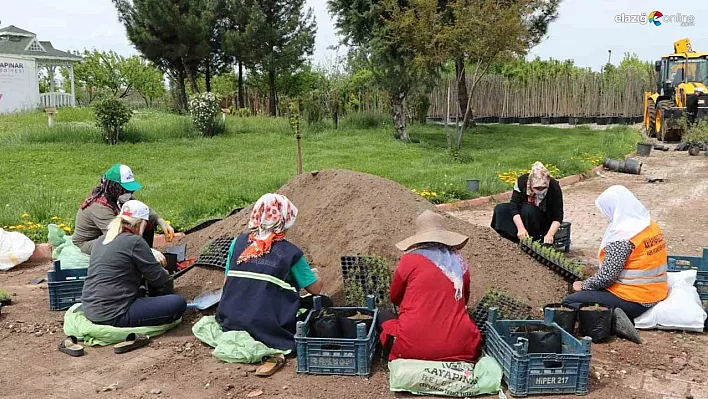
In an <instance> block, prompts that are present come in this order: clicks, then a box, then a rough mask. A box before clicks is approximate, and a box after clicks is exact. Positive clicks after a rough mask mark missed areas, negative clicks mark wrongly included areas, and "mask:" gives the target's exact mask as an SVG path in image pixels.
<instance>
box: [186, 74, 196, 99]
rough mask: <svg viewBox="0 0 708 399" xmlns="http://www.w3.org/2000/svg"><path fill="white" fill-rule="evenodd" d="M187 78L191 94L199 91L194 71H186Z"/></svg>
mask: <svg viewBox="0 0 708 399" xmlns="http://www.w3.org/2000/svg"><path fill="white" fill-rule="evenodd" d="M187 80H188V81H189V87H190V88H191V89H192V94H197V93H199V85H198V84H197V77H196V75H195V74H194V71H187Z"/></svg>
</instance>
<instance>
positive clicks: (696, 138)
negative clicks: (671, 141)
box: [682, 120, 708, 146]
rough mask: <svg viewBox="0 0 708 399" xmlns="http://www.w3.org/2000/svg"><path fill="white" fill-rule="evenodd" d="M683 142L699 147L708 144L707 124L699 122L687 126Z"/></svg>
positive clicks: (702, 121)
mask: <svg viewBox="0 0 708 399" xmlns="http://www.w3.org/2000/svg"><path fill="white" fill-rule="evenodd" d="M682 139H683V141H685V142H686V143H688V144H690V145H696V146H697V145H700V144H705V143H708V122H706V121H704V120H701V121H698V122H695V123H694V124H693V125H690V126H688V130H687V131H686V134H684V136H683V138H682Z"/></svg>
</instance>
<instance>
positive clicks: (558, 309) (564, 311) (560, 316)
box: [545, 283, 578, 335]
mask: <svg viewBox="0 0 708 399" xmlns="http://www.w3.org/2000/svg"><path fill="white" fill-rule="evenodd" d="M570 284H572V283H570ZM545 307H546V308H551V309H553V310H554V312H553V321H555V322H556V324H558V325H559V326H560V327H561V328H562V329H564V330H565V331H567V332H568V333H569V334H570V335H574V334H575V321H576V320H577V317H578V309H571V308H566V307H565V306H563V305H561V304H559V303H551V304H549V305H546V306H545Z"/></svg>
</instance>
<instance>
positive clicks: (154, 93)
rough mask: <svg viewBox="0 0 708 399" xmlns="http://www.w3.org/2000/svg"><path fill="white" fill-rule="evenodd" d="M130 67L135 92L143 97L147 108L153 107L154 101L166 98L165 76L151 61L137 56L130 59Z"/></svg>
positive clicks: (128, 61)
mask: <svg viewBox="0 0 708 399" xmlns="http://www.w3.org/2000/svg"><path fill="white" fill-rule="evenodd" d="M126 63H127V64H129V65H130V68H129V70H130V71H131V74H130V75H129V80H130V82H131V84H132V87H133V91H134V92H135V93H137V94H138V95H139V96H140V97H142V99H143V101H145V106H146V107H151V106H152V105H153V103H154V101H155V100H156V99H158V98H162V97H164V96H165V94H166V92H165V79H164V74H163V73H162V72H161V71H160V70H159V69H157V68H156V67H155V66H154V65H152V64H151V63H150V62H149V61H147V60H143V59H140V58H139V57H137V56H133V57H130V58H128V60H127V62H126Z"/></svg>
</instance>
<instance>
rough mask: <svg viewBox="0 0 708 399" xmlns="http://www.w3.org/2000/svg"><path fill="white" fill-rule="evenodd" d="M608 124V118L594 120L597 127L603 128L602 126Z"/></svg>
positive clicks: (600, 117) (602, 117)
mask: <svg viewBox="0 0 708 399" xmlns="http://www.w3.org/2000/svg"><path fill="white" fill-rule="evenodd" d="M608 122H609V116H598V117H597V118H595V123H597V124H598V125H602V126H604V125H607V124H608Z"/></svg>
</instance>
